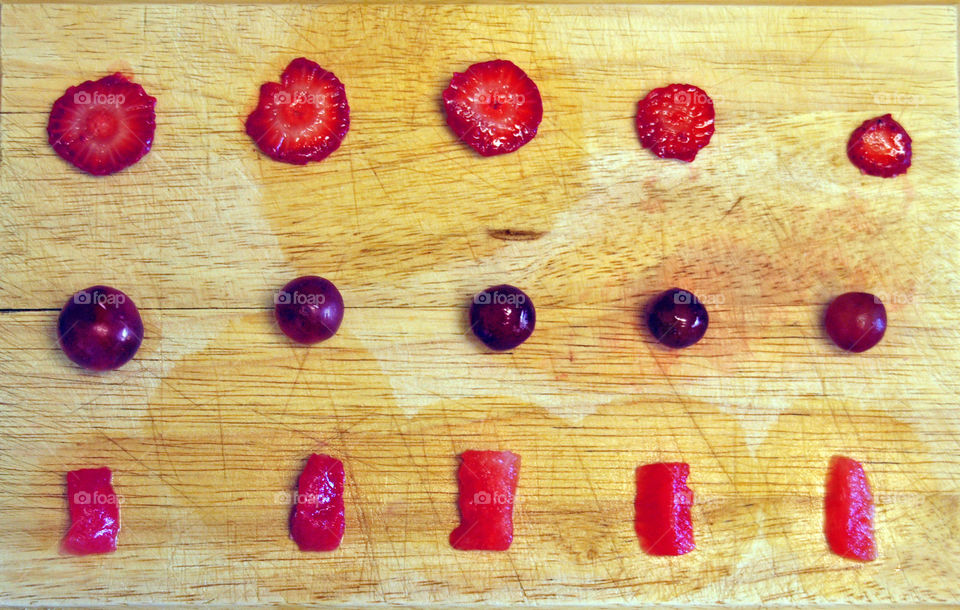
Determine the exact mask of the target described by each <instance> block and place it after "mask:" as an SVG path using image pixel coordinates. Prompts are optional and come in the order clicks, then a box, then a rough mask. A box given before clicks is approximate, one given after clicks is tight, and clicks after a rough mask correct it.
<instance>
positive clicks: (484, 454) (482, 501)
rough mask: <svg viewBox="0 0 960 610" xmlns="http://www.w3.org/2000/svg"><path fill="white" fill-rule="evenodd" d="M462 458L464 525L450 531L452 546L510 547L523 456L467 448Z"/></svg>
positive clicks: (470, 547) (459, 474)
mask: <svg viewBox="0 0 960 610" xmlns="http://www.w3.org/2000/svg"><path fill="white" fill-rule="evenodd" d="M460 459H461V462H460V470H459V472H458V478H459V480H460V500H459V505H460V525H459V526H458V527H457V528H456V529H455V530H453V532H451V533H450V544H451V546H453V548H455V549H460V550H462V551H470V550H478V551H505V550H507V549H509V548H510V543H511V542H513V499H514V495H515V494H516V491H517V477H518V475H519V474H520V456H518V455H516V454H513V453H511V452H509V451H465V452H464V453H463V454H462V455H461V456H460Z"/></svg>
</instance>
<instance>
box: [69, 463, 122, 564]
mask: <svg viewBox="0 0 960 610" xmlns="http://www.w3.org/2000/svg"><path fill="white" fill-rule="evenodd" d="M111 478H112V473H111V472H110V469H109V468H106V467H104V468H83V469H80V470H71V471H70V472H68V473H67V502H68V503H69V505H70V529H69V530H68V531H67V535H66V536H65V537H64V538H63V543H62V544H61V547H60V548H61V549H62V550H63V551H64V552H66V553H71V554H73V555H93V554H99V553H112V552H113V551H115V550H117V534H118V533H119V532H120V504H119V502H118V501H117V495H116V494H115V493H114V491H113V485H112V484H111Z"/></svg>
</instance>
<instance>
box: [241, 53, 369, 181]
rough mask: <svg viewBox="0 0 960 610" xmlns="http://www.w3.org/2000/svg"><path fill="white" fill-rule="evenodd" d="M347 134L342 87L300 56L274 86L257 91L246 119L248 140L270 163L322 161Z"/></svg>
mask: <svg viewBox="0 0 960 610" xmlns="http://www.w3.org/2000/svg"><path fill="white" fill-rule="evenodd" d="M349 129H350V107H349V105H348V104H347V93H346V90H345V89H344V87H343V83H341V82H340V80H339V79H338V78H337V77H336V76H334V75H333V73H332V72H328V71H326V70H324V69H323V68H321V67H320V66H319V65H318V64H316V63H315V62H312V61H310V60H309V59H306V58H303V57H299V58H297V59H294V60H293V61H292V62H290V65H289V66H287V69H286V70H284V71H283V74H281V75H280V82H279V83H264V84H263V85H262V86H261V87H260V102H259V104H258V105H257V108H256V109H255V110H254V111H253V112H252V113H250V116H249V117H247V135H249V136H250V137H251V138H253V141H254V143H255V144H256V145H257V147H258V148H259V149H260V150H262V151H263V152H264V153H265V154H266V155H267V156H268V157H270V158H271V159H275V160H277V161H283V162H284V163H292V164H294V165H304V164H306V163H309V162H311V161H322V160H323V159H326V158H327V157H328V156H329V155H330V154H331V153H332V152H333V151H335V150H337V149H338V148H339V147H340V143H341V142H342V141H343V138H344V137H346V135H347V131H349Z"/></svg>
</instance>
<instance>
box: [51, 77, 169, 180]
mask: <svg viewBox="0 0 960 610" xmlns="http://www.w3.org/2000/svg"><path fill="white" fill-rule="evenodd" d="M156 104H157V100H156V98H153V97H150V96H149V95H147V92H146V91H144V90H143V87H141V86H140V85H138V84H136V83H133V82H130V81H129V80H127V79H126V78H125V77H124V76H123V75H122V74H119V73H117V74H113V75H111V76H105V77H103V78H101V79H100V80H98V81H89V80H88V81H86V82H84V83H81V84H79V85H77V86H76V87H70V88H69V89H67V91H66V93H64V94H63V95H62V96H60V98H59V99H58V100H57V101H56V102H54V103H53V108H52V109H51V110H50V119H49V121H48V122H47V134H48V136H49V141H50V146H52V147H53V150H55V151H56V152H57V154H58V155H60V156H61V157H63V158H64V159H66V160H67V161H69V162H70V163H72V164H73V165H75V166H76V167H78V168H80V169H82V170H83V171H85V172H88V173H90V174H93V175H95V176H105V175H107V174H112V173H114V172H118V171H120V170H122V169H124V168H126V167H130V166H131V165H133V164H134V163H136V162H137V161H139V160H140V159H141V158H142V157H143V156H144V155H145V154H147V152H149V151H150V146H151V144H153V132H154V130H155V129H156V126H157V115H156V113H155V112H154V107H155V106H156Z"/></svg>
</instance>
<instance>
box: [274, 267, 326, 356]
mask: <svg viewBox="0 0 960 610" xmlns="http://www.w3.org/2000/svg"><path fill="white" fill-rule="evenodd" d="M273 302H274V303H275V307H274V315H276V318H277V324H279V325H280V330H282V331H283V334H285V335H286V336H288V337H290V338H291V339H293V340H294V341H296V342H298V343H318V342H320V341H324V340H326V339H329V338H330V337H332V336H333V335H335V334H336V333H337V329H338V328H340V323H341V322H342V321H343V297H341V296H340V291H339V290H337V287H336V286H334V285H333V282H330V281H328V280H325V279H323V278H322V277H317V276H315V275H305V276H303V277H298V278H297V279H295V280H293V281H292V282H290V283H289V284H287V285H286V286H284V287H283V289H282V290H281V291H280V292H278V293H277V294H276V295H275V297H274V300H273Z"/></svg>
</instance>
